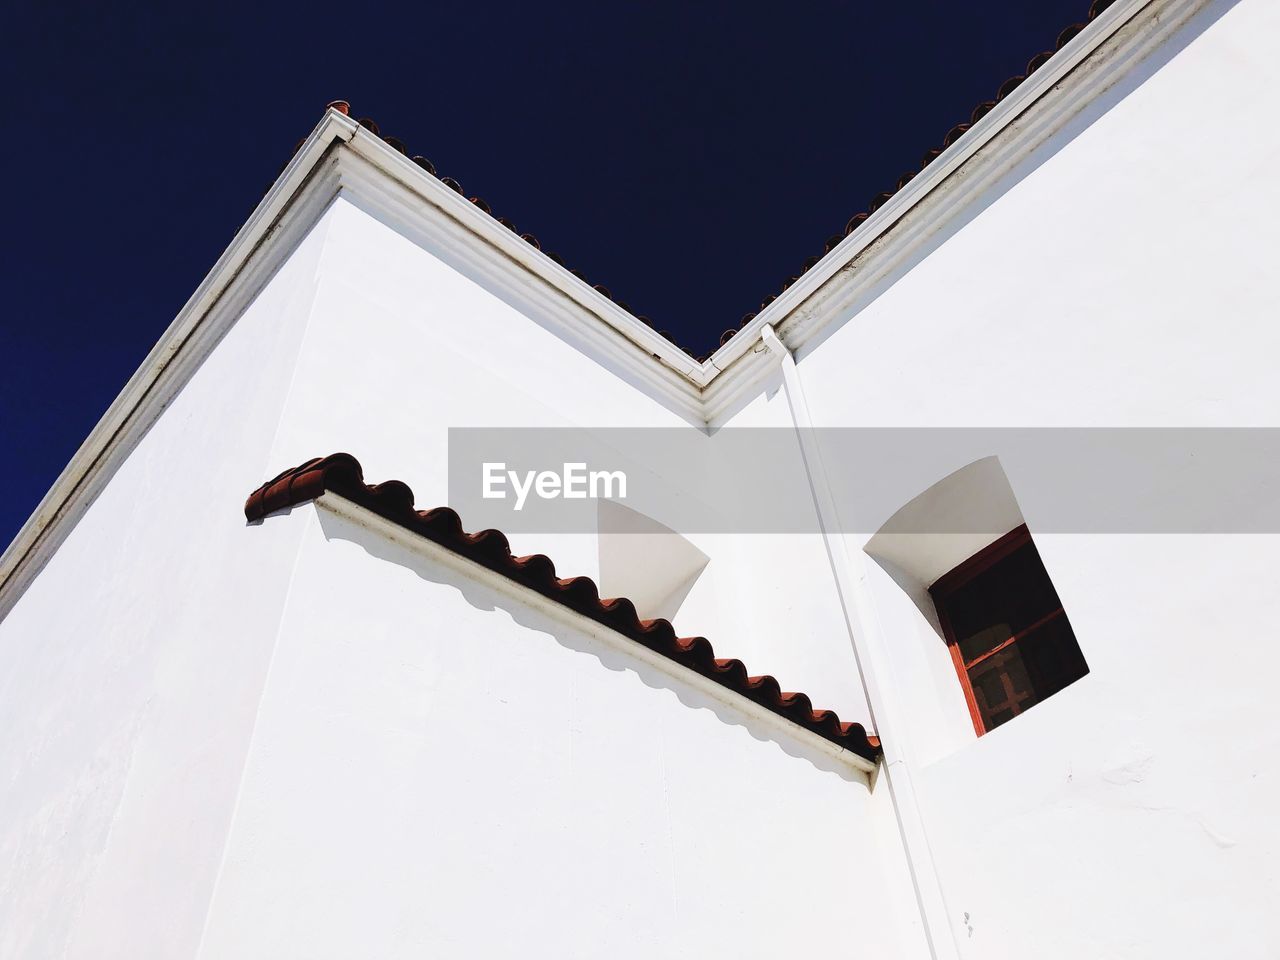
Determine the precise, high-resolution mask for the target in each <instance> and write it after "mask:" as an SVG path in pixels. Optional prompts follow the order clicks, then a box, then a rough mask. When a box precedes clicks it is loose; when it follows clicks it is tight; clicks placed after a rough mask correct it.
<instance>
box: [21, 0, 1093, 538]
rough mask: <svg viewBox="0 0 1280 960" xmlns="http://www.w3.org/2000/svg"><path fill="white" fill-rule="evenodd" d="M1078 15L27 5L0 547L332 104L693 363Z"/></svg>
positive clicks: (1044, 4) (844, 8)
mask: <svg viewBox="0 0 1280 960" xmlns="http://www.w3.org/2000/svg"><path fill="white" fill-rule="evenodd" d="M1087 12H1088V2H1087V0H1036V2H1035V3H1027V2H1025V0H1022V2H1014V0H988V2H987V3H982V4H978V3H972V4H970V3H954V2H949V3H948V2H940V0H938V2H929V3H913V2H909V0H906V2H902V3H896V4H886V3H854V2H846V3H804V2H801V3H787V4H781V3H770V4H764V3H758V4H751V3H741V2H739V3H718V4H710V3H705V4H698V3H683V4H667V3H661V2H650V3H646V4H635V5H629V4H628V5H623V4H620V3H604V2H599V0H596V2H593V3H551V2H548V3H516V2H509V3H508V2H504V3H486V2H483V0H472V2H462V3H452V4H448V5H436V4H432V3H417V4H399V5H379V4H377V3H362V4H342V5H338V6H333V7H325V6H323V5H319V4H307V5H297V6H296V7H295V8H294V9H292V10H288V9H285V8H284V7H280V8H277V9H269V8H268V7H267V6H266V5H261V4H259V5H252V6H235V5H232V4H202V5H193V4H181V5H179V4H168V5H164V6H159V5H156V6H149V5H145V4H127V3H124V4H104V3H94V4H87V3H65V2H63V3H50V2H47V0H42V2H40V3H32V2H30V0H18V4H17V6H16V7H14V6H12V5H9V6H8V7H7V9H6V13H5V23H6V27H5V31H4V34H5V36H4V38H3V39H0V70H2V71H3V76H4V89H5V91H6V93H7V95H8V98H9V99H8V103H7V107H8V109H7V111H6V114H7V116H8V118H9V120H8V122H7V127H8V129H9V131H10V133H9V136H8V137H7V138H6V149H5V151H4V158H3V160H2V161H0V163H3V164H4V166H5V168H6V173H7V176H6V182H7V183H8V185H9V186H8V190H7V191H6V197H5V220H6V223H5V234H6V236H7V239H8V241H9V242H8V245H7V246H8V250H7V255H6V256H5V257H4V259H3V267H2V269H3V271H4V276H3V282H4V285H3V289H4V290H5V292H6V302H5V305H4V309H3V314H2V315H0V316H2V319H0V443H2V444H3V457H4V462H5V464H6V469H5V470H4V471H3V472H2V475H0V476H2V479H0V542H2V543H4V544H7V543H8V542H9V540H10V539H11V538H12V537H13V535H14V534H15V533H16V532H17V530H18V528H19V527H20V526H21V525H22V523H23V522H24V521H25V520H26V518H27V516H28V515H29V514H30V513H31V511H32V510H33V509H34V508H35V506H36V504H37V503H38V502H39V500H40V498H41V497H42V496H43V495H44V493H45V492H46V491H47V490H48V488H49V486H50V485H51V484H52V483H53V481H54V479H55V478H56V477H57V475H58V473H59V472H60V471H61V470H62V468H63V467H64V466H65V465H66V463H67V461H68V460H69V459H70V458H71V456H72V455H73V454H74V452H75V450H76V448H77V447H78V446H79V444H80V442H81V441H82V440H83V439H84V437H85V436H86V435H87V434H88V432H89V430H90V429H91V428H92V427H93V425H94V423H95V422H96V421H97V419H98V418H99V417H100V416H101V414H102V413H103V411H105V410H106V408H107V406H108V405H109V404H110V403H111V401H112V399H114V397H115V395H116V393H117V392H118V391H119V390H120V388H121V387H122V386H123V385H124V383H125V381H126V380H127V379H128V377H129V376H130V375H131V374H132V372H133V370H134V369H135V368H136V367H137V365H138V364H139V363H140V362H141V361H142V359H143V357H144V356H145V355H146V353H147V351H148V350H149V349H150V348H151V346H152V345H153V344H154V343H155V341H156V339H157V338H158V337H159V336H160V334H161V332H162V331H163V330H164V329H165V327H166V326H167V325H168V324H169V322H170V321H171V320H172V319H173V317H174V315H175V314H176V312H177V310H178V309H179V308H180V307H181V306H182V304H183V303H184V302H185V300H186V299H187V297H188V296H189V295H190V293H191V292H192V290H194V289H195V287H196V285H197V284H198V283H199V282H200V280H201V278H202V277H203V276H204V274H205V273H206V272H207V270H208V269H209V267H210V266H212V265H213V262H214V260H215V259H216V258H217V257H218V255H219V254H220V253H221V251H222V249H223V247H224V246H225V245H226V243H227V242H228V241H229V240H230V239H231V237H232V235H233V234H234V233H235V231H236V230H237V229H238V228H239V226H240V225H241V223H242V222H243V221H244V220H245V218H246V217H247V216H248V214H249V212H250V211H251V210H252V208H253V206H254V205H255V204H256V203H257V201H258V200H259V198H260V197H261V196H262V193H263V191H264V190H265V188H266V187H267V186H268V185H269V184H270V182H271V180H272V179H273V177H274V176H275V174H276V173H277V171H278V170H279V169H280V166H281V165H282V163H283V162H284V161H285V160H286V159H287V158H288V157H289V155H290V152H291V150H292V148H293V146H294V144H295V143H296V142H297V141H298V140H299V139H300V138H302V137H303V136H305V135H306V134H307V132H308V131H309V130H310V129H311V127H312V126H314V124H315V123H316V121H317V120H318V119H319V117H320V114H321V113H322V111H323V108H324V105H325V104H326V103H327V102H328V101H330V100H333V99H338V98H343V99H347V100H350V101H351V103H352V106H353V113H354V114H355V115H357V116H371V117H373V118H374V119H376V120H377V121H378V123H379V124H380V125H381V127H382V131H383V133H385V134H389V135H393V136H397V137H399V138H400V139H402V140H404V141H405V142H406V144H408V146H409V148H410V152H411V153H421V154H423V155H425V156H427V157H429V158H430V159H431V160H432V161H433V162H434V163H435V164H436V167H437V168H438V169H439V170H440V172H441V173H442V174H444V175H448V176H452V177H454V178H456V179H457V180H460V181H461V182H462V184H463V186H464V188H465V189H466V191H467V194H468V195H469V196H470V195H479V196H481V197H484V198H485V199H486V200H487V201H488V202H489V203H490V205H491V206H492V207H493V209H494V211H495V213H497V214H499V215H502V216H506V217H507V218H509V219H511V220H513V221H515V223H516V224H517V225H518V226H519V227H520V228H521V230H522V231H528V232H531V233H534V234H536V235H537V236H538V237H539V238H540V240H541V241H542V245H543V249H548V250H554V251H556V252H558V253H559V254H560V255H561V256H562V257H564V259H565V260H566V262H567V263H568V264H569V265H571V266H575V267H577V268H578V269H580V270H581V271H582V272H583V273H584V274H585V275H586V276H587V277H588V278H589V279H590V280H591V281H592V282H594V283H603V284H605V285H606V286H608V287H609V288H610V289H611V290H612V291H613V293H614V295H615V296H616V297H617V298H618V299H621V300H625V301H627V302H628V303H629V304H630V305H631V307H632V309H633V310H634V311H636V312H637V313H643V314H647V315H648V316H650V317H651V318H653V319H654V320H655V322H656V323H657V325H658V326H661V327H665V328H666V329H668V330H671V331H672V332H674V333H675V334H676V337H677V339H678V340H679V341H680V342H681V343H683V344H685V345H686V346H689V347H690V348H693V349H694V350H695V351H696V352H704V351H706V350H708V349H709V348H711V347H712V346H714V345H715V343H716V342H717V341H718V338H719V334H720V332H721V331H722V330H724V329H725V328H726V327H731V326H736V324H737V321H738V319H739V318H740V317H741V316H742V315H743V314H744V313H746V312H748V311H752V310H755V309H756V308H757V306H758V305H759V303H760V301H761V300H762V299H763V298H764V297H766V296H767V295H769V294H772V293H777V292H778V290H779V289H780V287H781V284H782V282H783V281H784V280H785V279H786V278H787V277H788V276H791V275H792V274H794V273H797V272H799V269H800V265H801V264H802V263H803V262H804V260H805V259H806V258H807V257H809V256H811V255H813V254H817V253H821V252H822V245H823V242H824V241H825V239H826V238H827V237H828V236H830V235H831V234H833V233H837V232H839V231H841V229H842V228H843V225H844V223H845V222H846V220H847V219H848V218H849V217H850V216H851V215H852V214H854V213H857V212H859V211H861V210H863V209H865V207H866V205H867V203H868V201H869V200H870V199H871V198H872V197H873V196H874V195H875V194H877V193H879V192H880V191H882V190H889V189H892V188H893V186H894V184H895V183H896V182H897V180H898V177H899V176H900V175H901V174H902V173H903V172H904V171H906V170H908V169H915V168H917V167H918V165H919V162H920V158H921V156H922V155H923V154H924V152H925V151H926V150H927V149H929V148H930V147H933V146H936V145H938V144H939V143H940V141H941V139H942V137H943V136H944V135H945V134H946V132H947V130H948V129H950V127H951V126H952V125H954V124H955V123H958V122H960V121H962V120H966V119H968V116H969V113H970V111H971V110H972V108H973V107H974V106H975V105H976V104H977V103H979V102H980V101H982V100H986V99H989V98H991V97H992V96H994V94H995V91H996V89H997V87H998V86H999V85H1000V84H1001V83H1002V82H1003V81H1004V80H1005V79H1006V78H1007V77H1009V76H1012V75H1014V74H1018V73H1021V72H1022V71H1023V68H1024V65H1025V64H1026V62H1027V60H1028V59H1030V58H1031V57H1032V56H1033V55H1034V54H1036V53H1038V52H1040V51H1041V50H1044V49H1051V48H1052V46H1053V42H1054V39H1055V37H1056V36H1057V34H1058V32H1059V31H1060V30H1061V29H1062V28H1063V27H1065V26H1067V25H1068V24H1070V23H1073V22H1077V21H1082V20H1084V19H1085V18H1086V16H1087Z"/></svg>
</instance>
